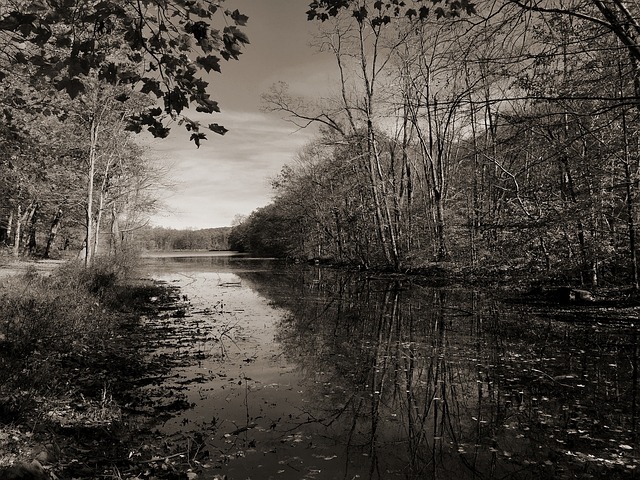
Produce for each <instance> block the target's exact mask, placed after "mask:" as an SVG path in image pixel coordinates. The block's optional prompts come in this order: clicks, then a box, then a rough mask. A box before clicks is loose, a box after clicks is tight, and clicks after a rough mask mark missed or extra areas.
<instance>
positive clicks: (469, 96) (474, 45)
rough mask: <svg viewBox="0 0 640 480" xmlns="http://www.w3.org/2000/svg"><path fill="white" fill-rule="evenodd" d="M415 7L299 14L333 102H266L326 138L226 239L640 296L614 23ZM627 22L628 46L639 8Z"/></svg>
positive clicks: (356, 6) (631, 93)
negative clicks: (284, 238) (327, 73)
mask: <svg viewBox="0 0 640 480" xmlns="http://www.w3.org/2000/svg"><path fill="white" fill-rule="evenodd" d="M416 3H422V2H416ZM424 3H426V2H424ZM598 3H602V2H598ZM413 4H414V2H406V3H405V2H397V3H396V2H373V1H358V2H355V1H353V2H352V1H337V2H333V1H327V2H324V1H322V2H313V3H312V4H311V10H310V13H309V18H310V19H313V20H316V19H318V20H321V22H320V25H321V30H322V31H321V35H322V40H321V41H320V42H319V44H320V46H321V48H322V49H323V50H325V51H328V52H331V53H333V54H334V55H335V58H336V69H337V73H338V75H339V77H338V78H339V82H340V83H339V84H338V89H337V91H338V92H339V93H338V95H336V96H335V97H333V98H330V99H322V101H319V102H316V103H312V102H305V101H304V99H300V98H295V97H293V96H292V95H290V93H289V92H288V91H287V89H286V86H284V85H282V84H280V85H278V86H276V87H274V88H273V89H272V90H271V92H269V94H267V95H265V96H264V100H265V106H266V109H267V110H269V111H274V112H278V113H280V114H283V115H284V116H285V117H286V118H287V119H289V120H291V121H292V122H294V123H296V124H297V125H298V126H301V127H304V126H305V125H307V124H309V123H310V122H311V123H316V124H318V125H320V126H321V133H320V135H319V136H318V140H317V142H316V144H315V145H314V146H310V147H309V148H308V149H307V150H306V151H304V152H302V153H301V155H300V157H301V159H302V160H301V161H300V159H299V160H298V161H297V162H294V163H291V164H290V165H289V166H287V167H286V168H285V170H283V174H282V175H281V176H280V177H279V178H278V179H277V181H276V182H275V187H276V188H275V194H276V195H275V199H274V202H273V204H272V205H271V206H270V207H269V208H267V209H263V211H261V214H260V215H257V216H250V217H249V218H248V219H246V220H245V222H244V223H243V224H241V225H240V226H238V227H236V228H235V229H234V232H233V234H232V236H239V237H242V238H251V237H252V235H253V238H254V239H260V236H259V235H256V233H258V232H261V233H262V234H263V235H264V234H265V233H264V232H266V231H267V230H265V229H264V228H263V225H269V224H270V222H271V219H273V221H274V222H277V224H278V225H282V226H281V227H280V228H281V229H284V230H286V231H288V232H290V235H293V236H295V237H296V238H297V240H296V242H294V244H293V246H292V248H288V249H287V250H286V255H289V256H295V257H298V258H305V259H306V258H323V259H330V260H331V261H334V262H349V263H354V264H358V265H360V266H363V267H365V268H368V267H377V268H391V269H394V270H397V271H403V270H416V269H417V270H420V268H421V267H423V266H428V265H429V264H430V263H431V262H433V261H436V262H441V261H447V260H453V261H454V262H456V264H457V265H458V267H460V268H461V269H462V270H463V271H467V272H471V271H474V270H475V271H476V273H478V272H480V273H481V272H485V273H491V272H496V271H497V272H502V273H503V274H504V275H512V274H515V273H517V272H520V273H522V274H524V275H536V276H545V277H547V278H548V279H550V280H554V281H561V282H563V283H582V284H588V285H594V286H595V285H598V284H601V283H606V282H615V283H629V284H631V285H632V286H634V287H637V285H638V280H637V279H638V266H637V259H636V257H637V254H636V250H637V242H636V236H637V224H638V220H639V217H638V212H637V209H638V205H637V192H636V188H637V184H638V177H637V175H638V171H639V165H640V150H639V148H638V142H637V139H638V136H639V130H638V115H639V114H640V109H639V108H638V105H640V103H639V102H640V101H639V99H640V90H639V89H638V86H639V85H640V81H639V79H640V70H639V69H638V62H637V58H636V57H635V55H634V50H633V45H630V44H629V43H628V42H625V41H624V39H622V40H621V39H620V36H619V35H618V33H619V32H618V31H617V30H616V25H614V23H615V22H620V21H621V20H620V18H621V17H617V19H616V18H613V17H612V18H609V19H608V20H606V21H605V20H603V15H605V14H604V13H603V12H602V10H599V9H598V6H597V5H596V2H590V1H587V2H564V4H563V5H564V6H563V8H560V7H558V8H555V6H554V3H553V2H544V3H535V2H534V3H530V2H519V1H517V0H506V1H504V2H497V3H494V4H490V3H487V4H482V5H481V7H482V8H478V12H477V14H476V15H474V16H473V17H472V18H457V17H456V16H455V15H440V17H441V18H438V16H439V15H437V14H436V15H433V16H431V15H430V16H426V15H425V16H422V17H421V18H420V16H414V15H407V14H406V11H405V9H409V8H413ZM607 5H608V6H607ZM607 5H605V7H606V8H613V9H618V7H619V5H618V4H617V3H615V4H607ZM458 6H459V7H461V6H462V4H459V5H458ZM382 12H387V13H386V14H385V15H387V16H386V17H380V15H381V14H382ZM620 12H622V10H620ZM620 12H618V13H620ZM625 15H626V17H625V18H626V19H627V20H625V22H628V28H626V32H627V33H628V34H629V35H631V36H633V35H635V34H634V32H635V29H636V27H637V24H638V18H639V17H638V15H639V12H638V11H637V9H636V7H634V6H633V5H632V6H630V7H629V9H628V11H626V13H625ZM381 18H382V20H381ZM614 21H615V22H614ZM612 22H613V23H612ZM634 38H637V37H634ZM318 145H322V148H318ZM267 212H268V213H269V215H271V217H267V218H265V217H264V215H265V214H266V213H267ZM252 232H256V233H252ZM276 238H278V234H277V233H276V234H275V235H274V237H273V238H271V237H269V238H264V237H263V238H262V239H261V241H262V243H263V244H264V245H266V244H269V242H271V241H274V240H275V239H276ZM247 245H248V244H247ZM253 248H258V247H256V246H254V247H253Z"/></svg>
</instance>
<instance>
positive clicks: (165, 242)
mask: <svg viewBox="0 0 640 480" xmlns="http://www.w3.org/2000/svg"><path fill="white" fill-rule="evenodd" d="M230 231H231V227H218V228H204V229H201V230H175V229H172V228H163V227H148V228H145V229H143V230H141V231H140V232H139V234H137V235H136V237H137V238H138V240H139V242H140V246H141V247H142V248H144V249H145V250H229V232H230Z"/></svg>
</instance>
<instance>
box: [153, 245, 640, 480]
mask: <svg viewBox="0 0 640 480" xmlns="http://www.w3.org/2000/svg"><path fill="white" fill-rule="evenodd" d="M147 263H148V265H147V266H148V269H149V272H150V274H151V275H152V276H153V277H154V278H157V279H159V280H164V281H166V282H169V283H171V284H174V285H176V286H178V287H179V288H180V289H181V293H182V294H184V295H186V296H187V298H188V302H189V304H190V305H189V308H188V309H187V311H186V313H187V315H186V316H185V317H184V318H167V319H166V321H167V322H172V324H173V325H177V326H178V331H177V333H174V334H173V335H174V338H171V339H167V343H166V344H165V345H158V351H157V354H158V355H171V356H179V357H182V358H184V360H185V361H184V362H183V363H184V366H182V367H179V368H176V369H175V370H174V371H173V372H172V376H171V377H170V378H168V379H165V380H164V382H163V383H162V385H160V388H158V387H157V386H156V387H154V389H152V390H150V392H151V393H152V394H153V395H155V396H156V397H159V396H160V397H161V396H164V397H165V398H166V401H167V402H170V400H172V399H175V398H180V399H182V400H184V401H186V402H188V404H190V405H191V408H189V409H187V410H182V411H176V412H175V413H173V414H171V415H167V417H166V419H165V420H164V421H163V422H162V423H161V425H160V427H159V434H160V435H162V436H163V437H164V438H167V439H170V440H169V441H173V442H189V443H190V444H192V443H197V445H198V453H199V454H200V456H199V457H196V458H197V461H195V462H194V467H197V469H198V473H199V475H200V476H199V478H205V479H213V478H216V475H218V476H221V475H223V474H224V475H227V476H228V478H229V479H232V480H237V479H248V478H252V479H272V478H273V479H312V478H313V479H354V478H367V479H368V478H375V479H423V478H428V479H431V478H433V479H436V478H439V479H456V480H459V479H466V478H483V479H484V478H496V479H505V478H513V479H539V478H635V476H636V475H637V474H636V470H637V467H638V463H639V461H640V458H639V455H638V448H639V447H640V445H639V444H638V441H637V436H636V431H637V425H638V421H637V414H638V412H637V403H638V385H637V379H638V356H639V347H638V327H636V326H635V325H634V323H633V322H632V321H630V320H629V319H628V318H627V319H626V320H624V319H620V320H617V319H616V318H615V316H614V317H612V316H611V315H608V316H607V317H606V319H605V318H604V317H599V316H597V315H596V314H594V312H593V309H584V310H581V309H579V308H578V309H575V308H574V309H572V310H571V311H567V310H565V311H556V312H550V311H548V310H544V309H540V308H533V307H531V306H527V305H524V304H515V303H505V302H502V301H500V300H499V299H498V298H497V296H496V295H495V294H494V292H481V291H474V290H471V289H463V288H434V287H425V286H420V285H416V284H413V283H412V282H410V281H408V280H406V279H400V278H386V279H383V278H380V279H373V278H367V277H366V276H364V275H362V274H355V273H345V272H339V271H334V270H327V269H320V268H317V267H307V266H287V265H286V264H284V263H282V262H279V261H275V260H255V259H251V258H248V257H244V256H238V257H233V256H228V255H223V254H210V255H198V256H188V257H164V258H154V259H148V261H147ZM627 317H629V315H627ZM568 318H570V319H571V321H567V319H568ZM636 323H637V322H636Z"/></svg>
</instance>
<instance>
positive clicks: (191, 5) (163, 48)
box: [0, 0, 249, 145]
mask: <svg viewBox="0 0 640 480" xmlns="http://www.w3.org/2000/svg"><path fill="white" fill-rule="evenodd" d="M222 1H224V0H222ZM222 1H221V2H218V1H213V0H197V1H186V0H171V1H161V0H140V1H138V2H135V3H134V2H127V1H124V0H100V1H97V2H93V1H89V0H80V1H78V2H76V1H70V0H63V1H54V0H21V1H17V2H11V3H10V4H8V5H4V6H2V7H0V41H1V42H2V43H3V44H4V45H5V48H3V49H2V53H1V54H0V55H2V57H0V80H2V79H3V78H4V77H6V76H7V75H9V71H10V70H12V69H16V68H20V69H21V73H22V74H23V75H24V76H25V78H32V79H47V80H48V81H49V82H50V83H52V84H53V85H54V86H55V89H56V90H58V91H65V92H67V93H68V94H69V96H70V97H71V98H75V97H77V96H78V95H79V94H81V93H83V92H85V91H87V87H88V84H91V82H93V79H94V78H96V77H97V79H98V80H99V81H100V82H106V83H110V84H114V85H127V86H129V87H130V88H131V89H132V90H133V89H137V90H139V91H140V92H142V93H144V94H147V95H152V96H153V97H155V98H157V99H159V100H160V101H161V105H162V106H161V107H155V106H152V107H149V108H147V109H145V110H144V111H142V112H138V113H137V114H136V115H131V116H130V117H129V119H128V120H129V128H130V129H131V130H132V131H135V132H139V131H141V130H142V128H143V127H146V128H147V129H148V130H149V131H150V132H151V133H152V134H153V135H154V136H157V137H165V136H167V135H168V133H169V127H168V126H167V125H166V123H167V122H168V121H171V120H177V121H179V122H180V123H181V124H184V126H185V127H186V128H187V129H188V130H189V131H191V132H192V134H191V140H192V141H194V142H195V143H196V145H199V144H200V142H201V141H202V140H204V139H206V135H205V134H204V133H202V132H201V131H200V124H199V123H198V122H195V121H192V120H190V119H188V118H187V117H185V116H184V115H183V111H184V109H185V108H187V107H188V106H189V105H192V104H195V106H196V110H197V111H198V112H204V113H214V112H217V111H219V108H218V104H217V103H216V102H215V101H214V100H213V99H212V98H211V96H210V94H209V93H208V91H207V87H208V85H209V83H208V81H207V80H206V79H205V78H203V73H210V72H211V71H215V72H220V71H221V66H220V62H221V58H222V59H225V60H231V59H238V57H239V55H240V54H241V47H242V46H243V45H245V44H247V43H249V40H248V38H247V36H246V35H245V34H244V33H243V32H242V31H241V30H240V28H239V27H242V26H244V25H245V24H246V22H247V20H248V18H247V17H246V16H245V15H242V14H241V13H240V12H239V11H238V10H234V11H231V10H228V9H221V8H220V4H221V3H222ZM220 16H222V17H223V19H222V20H223V22H224V24H223V25H222V26H221V28H215V26H216V25H214V21H215V20H218V19H219V17H220ZM118 98H119V99H126V95H124V94H120V96H119V97H118ZM209 129H210V130H211V131H213V132H215V133H218V134H224V133H225V132H226V129H224V127H222V126H220V125H218V124H216V123H212V124H210V125H209Z"/></svg>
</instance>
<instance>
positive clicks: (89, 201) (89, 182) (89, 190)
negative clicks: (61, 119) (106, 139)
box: [84, 118, 98, 265]
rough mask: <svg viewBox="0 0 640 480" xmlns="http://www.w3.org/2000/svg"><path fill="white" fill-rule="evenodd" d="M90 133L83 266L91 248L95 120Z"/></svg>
mask: <svg viewBox="0 0 640 480" xmlns="http://www.w3.org/2000/svg"><path fill="white" fill-rule="evenodd" d="M89 128H90V133H91V144H90V148H89V165H88V167H89V168H88V172H87V205H86V225H85V227H86V247H85V253H84V261H85V265H89V264H90V263H91V257H92V247H93V181H94V177H95V169H96V157H97V147H98V124H97V122H96V120H95V118H92V119H91V124H90V126H89Z"/></svg>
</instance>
